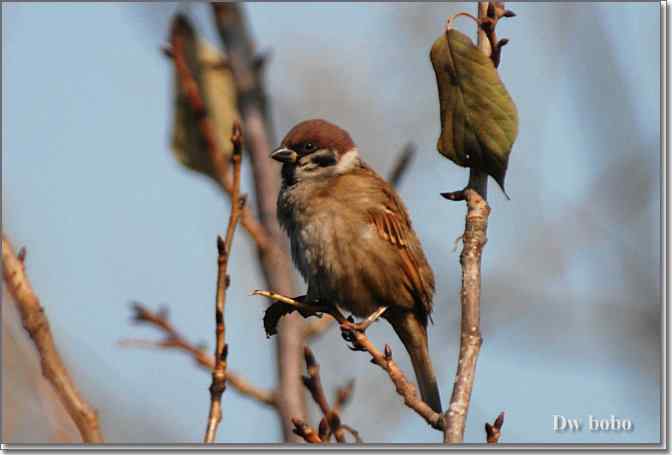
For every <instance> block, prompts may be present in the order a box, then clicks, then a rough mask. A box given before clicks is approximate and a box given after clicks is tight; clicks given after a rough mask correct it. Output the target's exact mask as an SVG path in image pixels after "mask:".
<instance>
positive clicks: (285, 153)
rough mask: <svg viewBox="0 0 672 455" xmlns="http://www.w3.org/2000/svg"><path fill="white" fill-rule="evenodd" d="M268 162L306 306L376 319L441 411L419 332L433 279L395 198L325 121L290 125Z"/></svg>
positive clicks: (424, 331) (423, 333) (337, 129)
mask: <svg viewBox="0 0 672 455" xmlns="http://www.w3.org/2000/svg"><path fill="white" fill-rule="evenodd" d="M270 156H271V158H272V159H274V160H276V161H279V162H281V163H282V167H281V171H280V172H281V178H282V183H281V188H280V191H279V193H278V199H277V217H278V222H279V224H280V226H281V227H282V228H283V229H284V230H285V232H286V233H287V236H288V237H289V243H290V250H291V255H292V259H293V262H294V264H295V266H296V267H297V269H298V270H299V272H300V273H301V275H302V276H303V278H304V280H305V281H306V283H307V287H308V289H307V293H306V296H305V297H304V298H305V299H306V302H307V303H310V302H315V303H319V304H322V305H324V304H330V305H336V307H340V308H342V309H344V310H346V311H348V312H350V313H351V314H353V315H354V316H356V317H359V318H370V317H371V316H372V315H374V314H376V315H381V313H382V316H381V317H382V318H383V319H385V320H387V321H388V322H389V323H390V325H391V326H392V328H393V329H394V331H395V332H396V334H397V336H398V337H399V338H400V339H401V341H402V343H403V345H404V347H405V348H406V350H407V352H408V355H409V356H410V359H411V363H412V365H413V369H414V372H415V376H416V380H417V382H418V386H419V389H420V395H421V398H422V399H423V401H425V402H426V403H427V404H428V405H429V406H430V407H431V408H432V409H433V410H434V411H436V412H439V413H440V412H441V398H440V394H439V389H438V385H437V380H436V376H435V374H434V369H433V367H432V361H431V358H430V355H429V345H428V334H427V326H428V320H431V319H430V314H431V312H432V298H433V296H434V274H433V272H432V269H431V267H430V265H429V264H428V262H427V259H426V257H425V254H424V252H423V250H422V246H421V244H420V241H419V240H418V237H417V235H416V234H415V232H414V230H413V227H412V225H411V220H410V218H409V215H408V212H407V210H406V207H405V206H404V203H403V202H402V200H401V198H400V197H399V195H398V194H397V192H396V190H395V189H394V188H393V187H392V186H391V185H390V184H389V183H388V182H387V181H385V180H384V179H383V178H382V177H380V176H379V175H378V174H377V173H376V172H375V171H374V170H373V169H372V168H371V167H370V166H369V165H368V164H366V162H365V161H364V160H363V159H362V157H361V155H360V152H359V150H358V148H357V146H356V145H355V144H354V142H353V140H352V138H351V136H350V134H349V133H348V132H347V131H345V130H344V129H342V128H340V127H339V126H337V125H335V124H333V123H331V122H328V121H326V120H323V119H311V120H306V121H303V122H300V123H298V124H297V125H296V126H294V127H293V128H292V129H291V130H290V131H289V132H288V133H287V135H286V136H285V138H284V139H283V140H282V142H281V144H280V146H279V147H277V148H276V149H275V150H273V151H272V152H271V155H270ZM369 321H371V319H369Z"/></svg>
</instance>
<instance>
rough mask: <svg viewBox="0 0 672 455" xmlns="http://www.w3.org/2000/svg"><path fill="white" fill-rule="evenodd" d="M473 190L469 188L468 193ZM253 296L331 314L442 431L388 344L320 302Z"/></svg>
mask: <svg viewBox="0 0 672 455" xmlns="http://www.w3.org/2000/svg"><path fill="white" fill-rule="evenodd" d="M471 193H473V191H472V192H471ZM253 295H259V296H263V297H267V298H269V299H271V300H273V301H275V302H277V303H275V305H288V306H291V307H294V308H296V309H297V310H299V313H300V314H302V315H303V316H304V317H307V316H312V315H316V314H318V313H327V314H329V315H331V316H332V317H333V318H334V319H335V320H336V322H338V324H339V325H340V328H341V335H342V336H343V338H344V339H345V340H346V341H348V342H350V343H352V346H351V348H350V349H352V350H353V351H366V352H368V353H369V355H371V362H372V363H374V364H376V365H378V366H379V367H381V368H382V369H383V370H385V371H386V372H387V374H388V375H389V377H390V379H391V380H392V383H393V384H394V386H395V388H396V391H397V393H398V394H399V395H401V396H402V397H403V398H404V404H406V406H408V407H409V408H411V409H412V410H413V411H415V412H416V413H417V414H418V415H419V416H420V417H422V418H423V419H424V420H425V421H426V422H427V423H428V424H429V425H430V426H431V427H432V428H435V429H437V430H440V431H443V430H444V428H445V425H444V418H443V416H442V415H441V414H439V413H437V412H435V411H434V410H433V409H432V408H431V407H430V406H429V405H428V404H427V403H425V402H424V401H423V400H422V399H421V398H420V396H419V394H418V392H417V389H416V387H415V385H413V384H412V383H411V382H409V381H408V379H406V376H405V375H404V373H403V372H402V371H401V369H400V368H399V367H398V366H397V364H396V362H395V361H394V360H392V350H391V349H390V347H389V346H388V345H385V353H384V354H383V353H382V352H380V351H379V350H378V349H377V348H376V347H375V346H374V345H373V343H372V342H371V340H369V338H368V337H367V336H366V334H365V333H364V332H363V331H362V330H358V329H357V328H356V325H355V324H353V322H352V321H351V320H349V319H347V318H346V317H345V316H343V313H341V312H340V310H339V309H338V308H337V307H335V306H333V305H328V304H322V305H319V306H317V305H308V304H306V303H303V302H299V301H296V300H294V299H292V298H289V297H286V296H283V295H280V294H277V293H275V292H270V291H254V292H253Z"/></svg>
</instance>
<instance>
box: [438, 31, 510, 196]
mask: <svg viewBox="0 0 672 455" xmlns="http://www.w3.org/2000/svg"><path fill="white" fill-rule="evenodd" d="M430 59H431V61H432V66H433V67H434V73H435V74H436V83H437V86H438V89H439V104H440V111H441V136H439V140H438V142H437V149H438V151H439V153H441V154H442V155H444V156H445V157H447V158H449V159H450V160H452V161H453V162H454V163H455V164H457V165H459V166H463V167H474V168H476V169H479V170H481V171H484V172H486V173H488V174H489V175H491V176H492V177H493V178H494V179H495V180H496V181H497V183H498V184H499V186H500V187H502V189H504V178H505V176H506V169H507V166H508V162H509V154H510V153H511V147H512V146H513V143H514V141H515V140H516V136H517V134H518V111H517V110H516V105H515V104H514V103H513V100H512V99H511V96H509V93H508V92H507V90H506V87H504V84H503V83H502V81H501V79H500V78H499V74H498V73H497V69H496V68H495V66H494V64H493V63H492V61H491V60H490V58H489V57H487V56H486V55H485V54H483V53H482V52H481V51H480V50H479V49H478V48H477V47H476V46H474V44H473V43H472V41H471V39H470V38H469V37H468V36H466V35H464V34H463V33H460V32H459V31H457V30H453V29H451V30H448V31H446V33H445V34H443V35H441V36H440V37H439V38H438V39H437V40H436V41H435V42H434V45H433V46H432V50H431V52H430Z"/></svg>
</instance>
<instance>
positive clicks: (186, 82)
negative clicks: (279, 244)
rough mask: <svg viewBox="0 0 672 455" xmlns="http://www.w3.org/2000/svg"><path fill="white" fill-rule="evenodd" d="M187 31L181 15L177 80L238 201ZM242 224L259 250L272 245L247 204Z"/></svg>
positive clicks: (176, 33)
mask: <svg viewBox="0 0 672 455" xmlns="http://www.w3.org/2000/svg"><path fill="white" fill-rule="evenodd" d="M186 30H187V29H186V25H185V24H184V23H183V22H182V21H180V20H179V18H178V19H177V20H176V21H175V23H174V24H173V29H172V31H171V38H170V41H171V51H172V56H173V62H174V64H175V70H176V73H177V77H178V81H179V83H180V87H181V89H182V92H183V93H184V95H185V96H186V99H187V101H188V102H189V105H190V106H191V108H192V110H193V111H194V114H195V115H196V117H197V118H198V119H199V121H198V126H199V129H200V131H201V135H202V136H203V139H204V140H205V142H206V144H207V149H208V153H209V155H210V161H211V163H212V167H213V169H214V171H215V174H216V176H217V181H218V183H219V186H220V187H221V188H222V190H223V191H224V192H225V193H226V194H228V195H229V196H231V201H235V199H234V198H233V196H232V194H233V190H234V183H233V181H232V178H231V175H230V174H229V172H228V164H227V162H226V160H225V159H224V156H225V155H224V153H223V152H222V150H221V149H220V148H219V145H218V143H217V140H216V138H215V126H214V124H213V122H212V119H211V118H210V116H209V115H208V111H207V105H206V103H205V99H204V97H203V95H202V94H201V92H200V89H199V87H198V84H197V83H196V80H195V79H194V76H193V75H192V74H191V71H190V69H189V65H188V64H187V60H186V57H185V38H186V37H185V33H187V32H186ZM233 205H234V204H233V203H232V206H233ZM240 224H241V225H242V226H243V227H244V228H245V230H246V231H247V232H248V233H249V235H250V237H252V239H253V240H254V242H255V243H256V245H257V248H258V249H260V250H267V249H269V248H270V249H272V248H273V245H272V241H271V239H270V238H269V236H268V233H267V232H266V229H265V228H264V226H263V225H262V224H261V223H260V222H259V221H258V220H257V219H256V218H255V217H254V215H253V214H252V212H251V211H250V210H249V209H248V208H247V207H245V208H243V210H242V214H241V220H240Z"/></svg>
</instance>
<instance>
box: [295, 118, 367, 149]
mask: <svg viewBox="0 0 672 455" xmlns="http://www.w3.org/2000/svg"><path fill="white" fill-rule="evenodd" d="M307 142H310V143H312V144H313V145H315V148H316V149H323V148H326V149H332V150H336V151H338V153H345V152H347V151H348V150H351V149H352V148H353V147H354V146H355V143H354V142H352V138H351V137H350V135H349V134H348V132H347V131H345V130H344V129H342V128H339V127H338V126H336V125H334V124H333V123H330V122H327V121H326V120H322V119H313V120H306V121H303V122H301V123H298V124H297V125H296V126H294V128H292V129H291V130H290V131H289V133H287V135H286V136H285V138H284V139H283V140H282V145H283V146H284V147H287V148H289V149H292V148H293V147H294V146H296V145H298V144H302V143H307Z"/></svg>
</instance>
